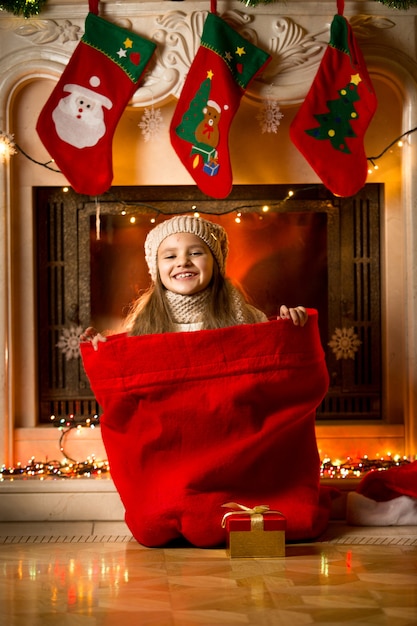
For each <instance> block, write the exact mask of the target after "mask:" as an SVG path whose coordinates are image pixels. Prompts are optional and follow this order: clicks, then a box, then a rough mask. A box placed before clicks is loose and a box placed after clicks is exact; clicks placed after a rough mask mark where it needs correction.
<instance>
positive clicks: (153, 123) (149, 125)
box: [138, 107, 162, 141]
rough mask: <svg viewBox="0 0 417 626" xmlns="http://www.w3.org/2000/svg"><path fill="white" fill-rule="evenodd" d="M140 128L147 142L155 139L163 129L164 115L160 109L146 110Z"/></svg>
mask: <svg viewBox="0 0 417 626" xmlns="http://www.w3.org/2000/svg"><path fill="white" fill-rule="evenodd" d="M138 126H139V128H140V129H141V131H142V135H143V136H144V138H145V141H151V140H152V139H155V137H157V135H159V133H160V132H161V128H162V113H161V111H160V109H154V108H153V107H152V108H151V109H148V108H146V109H145V112H144V114H143V115H142V117H141V122H140V123H139V124H138Z"/></svg>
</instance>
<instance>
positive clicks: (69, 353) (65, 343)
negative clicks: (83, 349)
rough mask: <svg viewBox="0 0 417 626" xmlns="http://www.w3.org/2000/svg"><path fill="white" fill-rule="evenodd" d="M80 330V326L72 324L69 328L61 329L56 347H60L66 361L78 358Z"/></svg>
mask: <svg viewBox="0 0 417 626" xmlns="http://www.w3.org/2000/svg"><path fill="white" fill-rule="evenodd" d="M82 330H83V329H82V328H81V326H74V325H73V326H70V327H69V328H64V329H63V331H62V335H61V336H60V338H59V341H58V343H57V344H56V347H57V348H60V350H61V352H62V354H65V359H66V360H67V361H70V360H71V359H79V358H80V336H81V333H82Z"/></svg>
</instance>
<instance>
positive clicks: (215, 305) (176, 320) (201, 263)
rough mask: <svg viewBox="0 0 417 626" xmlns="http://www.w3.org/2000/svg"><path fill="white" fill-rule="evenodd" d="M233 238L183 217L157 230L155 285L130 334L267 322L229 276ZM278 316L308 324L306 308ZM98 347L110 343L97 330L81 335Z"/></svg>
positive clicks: (153, 234) (152, 248)
mask: <svg viewBox="0 0 417 626" xmlns="http://www.w3.org/2000/svg"><path fill="white" fill-rule="evenodd" d="M228 248H229V243H228V238H227V234H226V231H225V230H224V228H222V226H220V225H218V224H215V223H214V222H210V221H208V220H205V219H202V218H197V217H194V216H187V215H181V216H176V217H173V218H171V219H169V220H166V221H164V222H162V223H161V224H159V225H158V226H156V227H155V228H154V229H152V230H151V231H150V232H149V234H148V236H147V238H146V241H145V258H146V262H147V264H148V267H149V273H150V275H151V278H152V283H151V285H150V287H149V289H148V290H147V291H146V292H145V293H144V294H143V295H141V296H140V297H139V298H138V299H137V300H136V301H135V302H134V303H133V305H132V307H131V310H130V313H129V315H128V316H127V318H126V323H125V325H126V330H127V332H128V333H129V334H130V335H148V334H158V333H166V332H184V331H195V330H203V329H214V328H225V327H227V326H235V325H239V324H253V323H257V322H266V321H268V320H267V317H266V315H265V314H264V313H263V312H262V311H260V310H258V309H257V308H255V307H254V306H252V305H251V304H249V303H248V302H246V300H245V298H244V296H243V294H242V293H241V292H240V291H239V290H238V289H237V288H236V287H235V286H234V285H233V284H232V283H231V281H230V280H229V279H228V278H227V277H226V275H225V272H226V259H227V254H228ZM279 317H281V318H283V319H291V320H292V321H293V323H294V324H295V325H300V326H304V324H305V323H306V321H307V312H306V310H305V308H304V307H302V306H297V307H295V308H288V307H287V306H285V305H282V306H281V307H280V314H279ZM81 339H82V340H83V341H92V343H93V345H94V347H95V348H97V344H98V342H99V341H105V337H103V336H102V335H101V334H100V333H97V331H96V330H95V329H94V328H91V327H90V328H87V330H86V331H85V332H84V334H83V336H82V337H81Z"/></svg>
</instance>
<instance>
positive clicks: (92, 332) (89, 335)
mask: <svg viewBox="0 0 417 626" xmlns="http://www.w3.org/2000/svg"><path fill="white" fill-rule="evenodd" d="M80 341H89V342H90V343H91V345H92V346H93V348H94V350H98V342H99V341H107V339H106V337H103V335H101V334H100V333H99V332H98V330H97V329H95V328H93V326H89V327H88V328H86V329H85V331H84V332H83V333H82V335H80Z"/></svg>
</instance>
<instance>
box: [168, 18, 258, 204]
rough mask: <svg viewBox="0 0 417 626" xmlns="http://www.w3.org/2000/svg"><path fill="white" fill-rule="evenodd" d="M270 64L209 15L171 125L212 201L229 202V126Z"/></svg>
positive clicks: (180, 148)
mask: <svg viewBox="0 0 417 626" xmlns="http://www.w3.org/2000/svg"><path fill="white" fill-rule="evenodd" d="M269 61H270V56H269V55H268V54H267V53H266V52H264V51H263V50H261V49H260V48H258V47H256V46H255V45H253V44H252V43H250V42H249V41H247V40H246V39H244V38H243V37H242V36H241V35H239V34H238V33H236V32H235V31H234V30H233V28H231V26H229V25H228V24H226V22H225V21H224V20H222V19H221V18H220V17H218V16H217V15H216V14H215V13H214V12H211V13H209V14H208V16H207V18H206V21H205V23H204V28H203V33H202V36H201V45H200V47H199V49H198V51H197V55H196V57H195V59H194V61H193V63H192V65H191V67H190V70H189V72H188V75H187V79H186V81H185V84H184V87H183V89H182V92H181V95H180V99H179V101H178V104H177V106H176V109H175V111H174V115H173V118H172V122H171V126H170V136H171V143H172V146H173V148H174V149H175V151H176V153H177V155H178V156H179V158H180V160H181V162H182V163H183V165H184V166H185V167H186V168H187V170H188V172H189V173H190V174H191V176H192V177H193V179H194V180H195V182H196V183H197V186H198V187H199V189H200V190H201V191H202V192H203V193H205V194H206V195H208V196H211V197H213V198H225V197H226V196H228V195H229V193H230V191H231V189H232V182H233V181H232V171H231V164H230V157H229V145H228V134H229V129H230V125H231V123H232V120H233V117H234V115H235V113H236V111H237V109H238V107H239V103H240V100H241V98H242V96H243V94H244V92H245V90H246V88H247V86H248V84H249V83H250V81H251V80H252V79H253V78H254V77H255V76H256V75H257V74H258V73H260V72H261V71H262V70H263V69H264V67H265V66H266V64H267V63H268V62H269Z"/></svg>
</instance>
